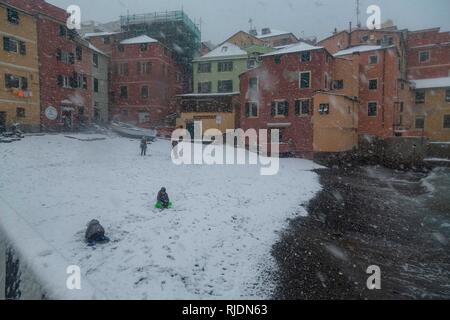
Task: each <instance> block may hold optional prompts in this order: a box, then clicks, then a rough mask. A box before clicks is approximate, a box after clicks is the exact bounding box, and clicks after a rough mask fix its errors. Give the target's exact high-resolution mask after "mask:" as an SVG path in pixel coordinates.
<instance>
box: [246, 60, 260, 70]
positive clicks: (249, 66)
mask: <svg viewBox="0 0 450 320" xmlns="http://www.w3.org/2000/svg"><path fill="white" fill-rule="evenodd" d="M257 65H258V61H257V60H256V59H255V58H251V59H249V60H248V61H247V69H253V68H256V67H257Z"/></svg>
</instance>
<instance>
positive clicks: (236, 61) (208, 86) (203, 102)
mask: <svg viewBox="0 0 450 320" xmlns="http://www.w3.org/2000/svg"><path fill="white" fill-rule="evenodd" d="M272 50H273V49H271V48H268V47H265V46H257V45H253V46H250V47H247V48H244V49H242V48H240V47H239V46H237V45H235V44H232V43H230V42H225V43H223V44H221V45H220V46H218V47H217V48H215V49H214V50H212V51H211V52H209V53H207V54H205V55H204V56H202V57H200V58H197V59H194V60H193V72H194V76H193V78H194V80H193V85H194V93H191V94H184V95H181V96H180V102H179V104H180V107H181V112H180V117H179V118H178V121H177V125H178V126H183V127H184V128H187V129H188V130H189V131H192V130H193V128H194V122H202V128H203V131H206V130H208V129H219V130H221V131H222V132H225V131H226V130H227V129H235V128H236V126H237V113H236V110H239V109H240V105H239V89H240V83H239V76H240V75H241V74H242V73H244V72H246V71H247V70H248V69H251V68H255V67H257V66H258V61H259V58H258V57H259V55H261V54H265V53H268V52H269V51H272Z"/></svg>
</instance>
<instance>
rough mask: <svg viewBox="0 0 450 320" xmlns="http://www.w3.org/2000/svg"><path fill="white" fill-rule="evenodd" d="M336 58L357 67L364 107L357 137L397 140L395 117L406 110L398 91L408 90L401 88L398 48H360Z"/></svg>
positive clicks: (367, 46) (359, 96)
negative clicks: (392, 138)
mask: <svg viewBox="0 0 450 320" xmlns="http://www.w3.org/2000/svg"><path fill="white" fill-rule="evenodd" d="M334 57H335V58H341V59H348V60H351V61H352V62H353V63H355V64H356V70H357V71H356V72H355V69H353V70H354V73H353V77H356V78H357V79H359V83H358V88H359V90H358V91H359V92H357V97H358V100H359V103H360V106H361V107H360V110H359V117H358V118H359V120H358V123H359V125H358V126H359V128H358V133H359V134H360V135H368V136H377V137H381V138H387V137H393V136H395V135H396V134H395V133H396V130H397V128H396V114H397V112H400V110H399V108H400V106H403V107H405V101H400V100H399V94H400V93H399V91H401V90H406V88H405V87H404V86H402V85H401V83H402V80H401V79H402V77H401V70H400V67H399V66H400V60H401V59H400V55H399V52H398V50H397V47H396V46H395V45H392V46H378V45H375V46H372V45H361V46H356V47H351V48H349V49H345V50H341V51H339V52H338V53H336V54H335V55H334ZM343 72H345V71H344V70H343ZM341 74H342V73H341ZM339 80H341V79H339V78H334V81H339Z"/></svg>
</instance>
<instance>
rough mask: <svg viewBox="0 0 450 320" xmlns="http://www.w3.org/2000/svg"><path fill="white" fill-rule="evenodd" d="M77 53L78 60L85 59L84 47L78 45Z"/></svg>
mask: <svg viewBox="0 0 450 320" xmlns="http://www.w3.org/2000/svg"><path fill="white" fill-rule="evenodd" d="M75 54H76V56H77V60H78V61H81V60H83V48H82V47H80V46H78V47H77V49H76V52H75ZM94 55H95V53H94Z"/></svg>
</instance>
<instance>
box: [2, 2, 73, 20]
mask: <svg viewBox="0 0 450 320" xmlns="http://www.w3.org/2000/svg"><path fill="white" fill-rule="evenodd" d="M2 3H4V4H6V5H10V6H12V7H15V8H17V9H19V10H23V11H25V12H27V13H29V14H42V15H46V16H48V17H51V18H53V19H56V20H58V21H60V22H65V21H66V20H67V18H68V16H69V14H68V13H67V12H66V10H64V9H61V8H59V7H57V6H54V5H52V4H50V3H47V2H45V1H44V0H33V1H28V0H2Z"/></svg>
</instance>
